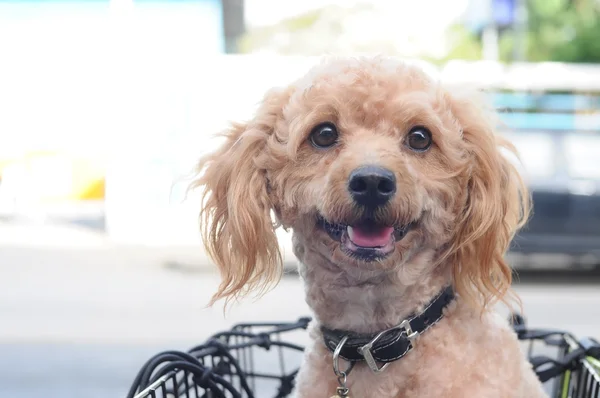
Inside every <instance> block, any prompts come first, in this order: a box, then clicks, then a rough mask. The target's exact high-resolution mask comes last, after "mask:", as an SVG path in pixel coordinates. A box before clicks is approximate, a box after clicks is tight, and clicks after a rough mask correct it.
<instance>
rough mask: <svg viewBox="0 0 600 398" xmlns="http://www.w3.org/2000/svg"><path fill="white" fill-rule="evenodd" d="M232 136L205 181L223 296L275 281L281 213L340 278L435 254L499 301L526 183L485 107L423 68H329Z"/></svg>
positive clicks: (207, 234)
mask: <svg viewBox="0 0 600 398" xmlns="http://www.w3.org/2000/svg"><path fill="white" fill-rule="evenodd" d="M227 138H228V140H227V142H226V143H225V144H224V146H223V147H222V148H221V149H220V151H218V152H217V153H214V154H211V155H210V156H209V157H208V158H207V159H204V160H203V161H202V162H201V167H202V170H203V171H204V174H203V175H202V176H201V177H200V178H199V180H198V182H197V185H200V186H203V187H204V188H205V189H206V191H205V193H206V194H207V197H206V201H205V203H204V207H203V215H204V218H203V220H204V239H205V244H206V246H207V249H208V250H209V253H210V254H211V255H212V257H213V258H214V259H215V261H216V262H217V264H218V265H219V266H220V268H221V270H222V273H223V276H224V282H223V285H222V286H221V290H220V293H219V296H230V295H236V294H238V293H240V292H242V291H243V290H244V288H245V287H253V286H254V285H260V284H261V283H262V282H264V281H271V280H276V279H277V277H278V275H277V273H278V272H279V270H280V261H281V260H280V257H279V256H280V255H279V251H278V243H277V240H276V238H275V235H274V232H273V229H274V226H273V224H272V219H271V212H273V213H274V214H275V216H276V219H277V221H278V222H279V223H281V224H283V225H284V226H285V227H290V228H292V229H293V230H294V234H296V235H297V236H298V241H300V242H301V244H300V245H298V246H297V250H296V254H297V255H298V257H300V259H301V260H305V259H304V258H303V257H305V256H306V251H307V250H309V251H311V252H314V253H317V254H318V256H321V257H322V258H324V259H326V261H328V262H330V263H332V264H335V265H336V266H337V267H339V268H340V270H341V272H353V270H359V271H360V270H364V271H366V270H368V271H370V272H378V271H381V272H387V271H389V270H390V269H394V268H398V267H404V266H417V265H416V264H417V263H416V262H411V261H410V260H411V259H412V258H414V257H415V256H418V255H419V254H422V253H428V255H429V257H430V260H431V261H430V263H432V262H439V263H442V262H444V261H447V262H448V261H449V262H452V263H459V264H455V269H454V271H455V272H454V276H455V281H454V282H455V284H456V285H457V289H458V290H459V291H460V290H463V292H465V293H468V291H469V289H470V288H469V286H471V290H473V287H474V289H475V290H476V291H479V292H480V293H484V294H485V293H486V292H491V293H490V294H492V295H493V294H494V293H496V294H497V295H499V294H501V293H503V291H502V289H506V288H507V286H506V279H507V278H508V283H510V270H508V268H507V266H506V264H505V263H504V260H503V259H502V256H503V254H504V251H505V250H506V247H507V245H508V243H509V241H510V238H511V237H512V234H513V233H514V230H515V228H516V227H517V226H518V225H519V222H520V220H521V219H522V216H523V215H524V213H525V212H524V211H523V209H524V206H523V199H524V198H525V196H524V195H521V194H520V193H519V192H520V191H519V188H521V189H522V183H521V182H520V179H519V178H518V176H517V175H516V172H515V170H514V168H513V167H512V165H511V164H510V163H509V162H507V161H506V160H505V159H504V158H503V157H502V155H501V154H500V152H499V150H498V147H497V141H496V138H495V136H494V134H493V132H492V126H491V124H490V123H489V122H488V120H487V118H486V117H485V116H484V115H483V113H482V112H481V111H480V110H479V109H478V107H477V106H476V104H475V103H474V102H473V101H469V100H466V99H460V98H455V97H453V96H452V95H451V94H450V93H449V92H448V91H447V90H445V89H444V88H443V87H441V86H440V85H439V84H437V83H435V82H433V81H432V80H430V79H429V78H428V77H427V76H426V75H425V74H424V73H422V72H421V71H420V70H419V69H417V68H415V67H410V66H407V65H404V64H400V63H396V62H394V61H391V60H385V59H369V60H364V59H363V60H336V61H332V62H329V63H326V64H324V65H321V66H319V67H317V68H315V69H314V70H313V71H311V72H310V73H309V74H308V75H307V76H305V77H304V78H302V79H300V80H299V81H297V82H296V83H294V84H292V85H290V86H289V87H287V88H285V89H283V90H278V91H273V92H271V93H269V94H268V95H267V96H266V98H265V100H264V102H263V103H262V106H261V108H260V109H259V111H258V112H257V115H256V117H255V119H254V120H252V121H250V122H249V123H248V124H244V125H237V126H234V128H232V129H231V130H230V131H229V132H228V134H227ZM429 265H431V264H429ZM308 266H311V264H308ZM317 266H318V264H317ZM461 286H462V287H461ZM467 295H468V294H467Z"/></svg>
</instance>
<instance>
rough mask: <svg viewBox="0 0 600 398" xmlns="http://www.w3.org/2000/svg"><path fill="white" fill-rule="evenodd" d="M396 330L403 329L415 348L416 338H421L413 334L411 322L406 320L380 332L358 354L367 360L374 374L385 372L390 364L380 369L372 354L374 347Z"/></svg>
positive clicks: (415, 333) (417, 334) (359, 349)
mask: <svg viewBox="0 0 600 398" xmlns="http://www.w3.org/2000/svg"><path fill="white" fill-rule="evenodd" d="M396 329H402V330H403V331H404V333H406V338H407V339H408V340H409V341H410V344H411V346H412V347H414V344H415V338H417V337H418V336H419V333H418V332H413V330H412V327H411V326H410V321H409V320H407V319H405V320H403V321H402V322H401V323H400V324H399V325H397V326H394V327H391V328H389V329H386V330H384V331H382V332H379V333H378V334H377V336H375V337H373V340H371V341H370V342H368V343H367V344H365V345H364V346H362V347H359V348H358V352H360V354H361V355H362V356H363V357H364V358H365V361H366V362H367V365H368V366H369V368H371V370H372V371H373V372H374V373H381V372H383V371H384V370H385V368H387V367H388V365H389V363H386V364H384V365H383V366H381V367H379V366H378V365H377V361H376V360H375V358H374V357H373V353H372V352H371V349H372V348H373V345H374V344H375V343H376V342H377V340H379V339H380V338H381V336H383V335H384V334H386V333H389V332H391V331H393V330H396Z"/></svg>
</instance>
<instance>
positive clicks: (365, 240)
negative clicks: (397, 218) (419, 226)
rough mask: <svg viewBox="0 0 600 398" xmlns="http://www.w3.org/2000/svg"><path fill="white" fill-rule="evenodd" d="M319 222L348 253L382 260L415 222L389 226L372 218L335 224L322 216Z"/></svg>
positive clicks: (361, 258)
mask: <svg viewBox="0 0 600 398" xmlns="http://www.w3.org/2000/svg"><path fill="white" fill-rule="evenodd" d="M317 222H318V225H319V226H320V227H321V228H322V229H323V230H324V231H325V232H327V234H328V235H329V236H330V237H331V239H333V240H335V241H338V242H340V244H341V248H342V250H343V251H344V252H345V253H346V254H347V255H349V256H351V257H355V258H358V259H360V260H363V261H375V260H380V259H383V258H385V257H387V256H388V255H390V254H391V253H392V252H393V251H394V243H396V242H398V241H400V240H402V238H404V237H405V236H406V234H407V233H408V231H409V230H410V229H411V228H412V227H413V226H414V224H415V223H414V222H411V223H409V224H406V225H396V226H389V225H383V224H378V223H377V222H375V221H374V220H371V219H365V220H361V221H359V222H357V223H356V224H353V225H347V224H334V223H330V222H329V221H327V220H325V218H323V217H322V216H319V217H318V219H317Z"/></svg>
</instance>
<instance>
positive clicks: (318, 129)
mask: <svg viewBox="0 0 600 398" xmlns="http://www.w3.org/2000/svg"><path fill="white" fill-rule="evenodd" d="M337 140H338V132H337V129H336V128H335V125H334V124H333V123H321V124H318V125H316V126H315V127H314V128H313V129H312V131H311V132H310V142H311V143H312V144H313V145H314V146H315V147H317V148H328V147H330V146H332V145H333V144H335V143H336V142H337Z"/></svg>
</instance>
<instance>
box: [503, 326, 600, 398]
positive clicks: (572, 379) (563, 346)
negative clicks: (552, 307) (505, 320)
mask: <svg viewBox="0 0 600 398" xmlns="http://www.w3.org/2000/svg"><path fill="white" fill-rule="evenodd" d="M512 321H513V326H514V328H515V331H516V332H517V336H518V337H519V340H521V341H522V342H523V343H524V344H525V346H526V349H527V357H528V358H529V361H530V362H531V364H532V365H533V369H534V370H535V372H536V374H537V376H538V378H539V379H540V380H541V381H542V382H543V383H544V384H545V387H546V389H547V390H548V392H549V393H550V396H551V397H552V398H600V343H598V341H596V340H595V339H592V338H584V339H581V340H577V339H576V338H575V337H574V336H573V335H572V334H571V333H569V332H566V331H563V330H550V329H528V328H527V327H526V326H525V321H524V319H523V318H522V317H520V316H518V315H516V316H513V317H512Z"/></svg>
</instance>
